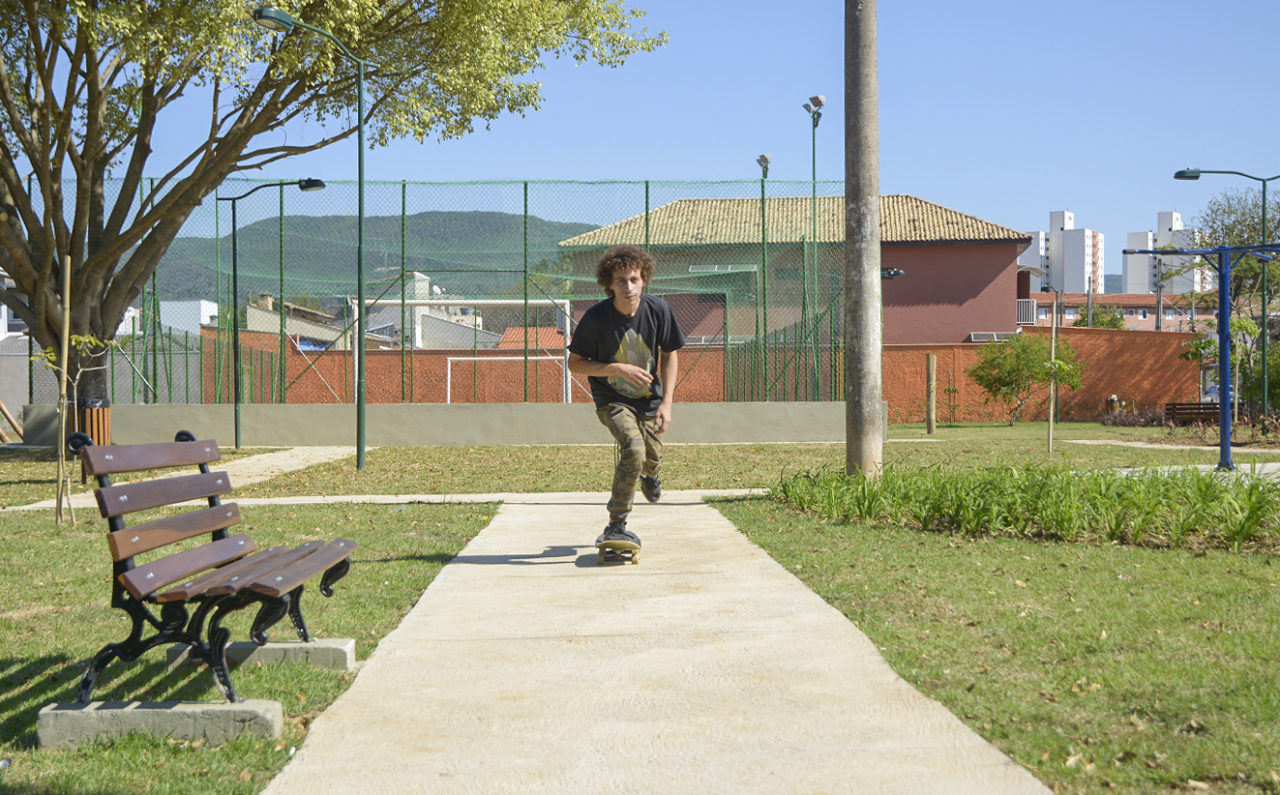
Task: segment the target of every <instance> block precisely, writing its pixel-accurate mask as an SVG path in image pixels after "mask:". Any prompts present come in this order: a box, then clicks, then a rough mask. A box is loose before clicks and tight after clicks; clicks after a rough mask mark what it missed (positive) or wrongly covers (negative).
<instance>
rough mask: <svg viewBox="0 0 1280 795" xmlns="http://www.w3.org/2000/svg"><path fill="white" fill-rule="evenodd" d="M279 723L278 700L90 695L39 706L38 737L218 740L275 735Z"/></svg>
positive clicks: (64, 741)
mask: <svg viewBox="0 0 1280 795" xmlns="http://www.w3.org/2000/svg"><path fill="white" fill-rule="evenodd" d="M283 728H284V710H283V709H282V708H281V706H280V702H278V701H266V700H260V699H259V700H250V701H241V702H239V703H236V704H229V703H226V702H207V703H206V702H203V701H200V702H194V701H150V702H142V701H91V702H89V703H88V704H50V705H48V706H47V707H45V708H44V709H42V710H40V714H39V716H38V717H37V720H36V737H37V738H38V742H39V745H40V747H41V748H68V747H71V746H75V745H78V744H80V743H84V742H88V741H91V740H96V739H99V738H103V737H118V736H122V735H125V734H129V733H130V732H147V733H151V734H159V735H162V736H168V737H173V738H175V739H179V740H191V741H195V740H204V741H206V742H208V743H209V744H210V745H221V744H222V743H225V742H226V741H227V740H230V739H232V738H234V737H239V736H241V735H244V734H253V735H258V736H260V737H266V738H270V739H275V738H277V737H279V736H280V732H281V731H282V729H283Z"/></svg>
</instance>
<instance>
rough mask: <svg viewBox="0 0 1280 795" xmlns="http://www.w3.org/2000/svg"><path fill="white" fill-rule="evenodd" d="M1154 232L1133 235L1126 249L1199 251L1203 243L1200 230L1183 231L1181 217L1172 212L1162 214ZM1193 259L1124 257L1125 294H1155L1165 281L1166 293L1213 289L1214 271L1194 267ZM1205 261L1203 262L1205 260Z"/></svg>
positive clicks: (1131, 255) (1128, 255)
mask: <svg viewBox="0 0 1280 795" xmlns="http://www.w3.org/2000/svg"><path fill="white" fill-rule="evenodd" d="M1157 221H1158V225H1157V227H1156V231H1155V232H1130V233H1129V235H1128V237H1127V238H1126V239H1125V248H1126V249H1130V250H1148V251H1149V250H1153V249H1159V248H1164V247H1166V246H1172V247H1174V248H1196V247H1197V246H1198V245H1199V244H1200V243H1199V241H1200V232H1199V230H1197V229H1184V228H1183V226H1182V215H1181V214H1180V213H1177V212H1174V211H1169V212H1162V213H1159V214H1158V216H1157ZM1194 259H1195V258H1193V257H1177V256H1168V255H1166V256H1156V255H1154V254H1125V255H1124V291H1125V292H1126V293H1154V292H1155V291H1156V283H1157V281H1159V280H1160V279H1163V280H1164V288H1163V292H1164V293H1166V294H1177V293H1190V292H1201V291H1203V290H1209V289H1212V288H1213V286H1214V280H1213V278H1212V273H1213V271H1212V269H1211V268H1209V267H1208V266H1207V265H1204V264H1201V265H1199V266H1195V265H1193V262H1194ZM1202 262H1203V261H1202Z"/></svg>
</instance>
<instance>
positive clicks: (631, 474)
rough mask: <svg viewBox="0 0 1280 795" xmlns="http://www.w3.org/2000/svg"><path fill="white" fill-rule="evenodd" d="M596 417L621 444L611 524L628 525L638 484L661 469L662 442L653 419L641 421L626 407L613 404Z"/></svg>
mask: <svg viewBox="0 0 1280 795" xmlns="http://www.w3.org/2000/svg"><path fill="white" fill-rule="evenodd" d="M596 416H597V417H599V418H600V422H601V423H603V424H604V427H606V428H608V429H609V433H612V434H613V438H614V439H616V440H617V442H618V463H617V465H616V466H615V467H614V469H613V492H612V494H611V495H610V497H609V521H610V522H625V521H626V520H627V516H629V515H630V514H631V506H632V504H633V502H634V501H635V496H636V481H637V480H638V479H639V478H640V476H641V475H645V476H649V477H652V476H655V475H657V474H658V473H659V471H660V470H661V469H662V440H661V439H659V438H658V434H657V432H656V431H655V429H654V422H653V418H652V417H641V416H639V415H638V414H636V413H635V412H634V411H632V410H631V409H630V408H628V407H626V406H620V405H618V404H616V403H611V404H609V405H608V406H605V407H604V408H600V409H596Z"/></svg>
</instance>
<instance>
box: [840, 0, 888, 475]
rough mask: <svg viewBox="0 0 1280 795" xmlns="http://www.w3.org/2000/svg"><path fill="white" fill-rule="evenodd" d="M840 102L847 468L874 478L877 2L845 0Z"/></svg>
mask: <svg viewBox="0 0 1280 795" xmlns="http://www.w3.org/2000/svg"><path fill="white" fill-rule="evenodd" d="M844 99H845V102H844V108H845V116H844V130H845V133H844V141H845V154H844V164H845V165H844V174H845V178H844V203H845V234H844V350H845V359H844V362H845V363H844V369H845V378H844V384H845V386H844V401H845V403H844V405H845V470H846V472H848V473H849V474H853V473H854V472H856V471H862V472H863V473H865V474H866V475H867V476H868V477H879V476H880V465H881V463H882V462H883V461H884V436H885V427H884V425H885V417H884V403H883V400H884V390H883V388H882V387H883V385H882V380H883V376H882V374H881V365H880V345H881V341H882V340H881V337H882V333H881V320H880V314H881V298H880V131H879V126H880V108H879V101H878V99H877V94H876V3H875V0H845V4H844Z"/></svg>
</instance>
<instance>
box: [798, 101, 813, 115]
mask: <svg viewBox="0 0 1280 795" xmlns="http://www.w3.org/2000/svg"><path fill="white" fill-rule="evenodd" d="M800 107H802V108H804V112H805V113H813V111H814V107H813V106H812V105H810V104H809V103H808V102H806V103H804V104H803V105H801V106H800Z"/></svg>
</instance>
